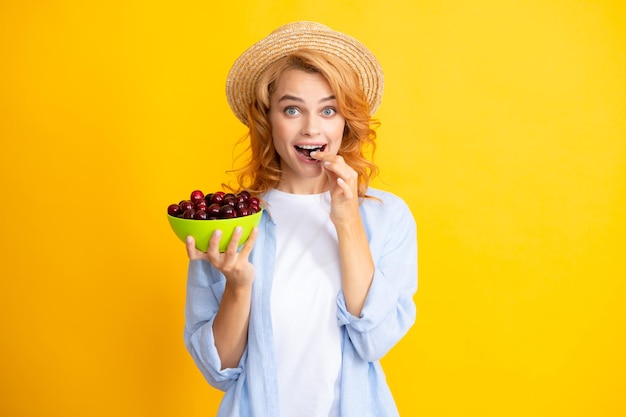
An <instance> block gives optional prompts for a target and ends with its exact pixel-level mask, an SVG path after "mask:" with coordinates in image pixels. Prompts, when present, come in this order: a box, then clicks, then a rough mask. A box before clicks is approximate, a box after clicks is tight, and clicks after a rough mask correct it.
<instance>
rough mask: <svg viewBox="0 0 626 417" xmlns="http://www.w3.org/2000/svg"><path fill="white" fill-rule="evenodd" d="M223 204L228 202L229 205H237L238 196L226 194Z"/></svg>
mask: <svg viewBox="0 0 626 417" xmlns="http://www.w3.org/2000/svg"><path fill="white" fill-rule="evenodd" d="M222 204H228V205H229V206H233V207H235V206H236V205H237V197H235V196H234V195H232V194H231V195H225V196H224V202H223V203H222Z"/></svg>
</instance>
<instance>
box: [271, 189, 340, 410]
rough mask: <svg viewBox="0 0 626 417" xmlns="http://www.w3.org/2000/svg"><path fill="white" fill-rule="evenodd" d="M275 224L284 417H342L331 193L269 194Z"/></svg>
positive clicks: (276, 326)
mask: <svg viewBox="0 0 626 417" xmlns="http://www.w3.org/2000/svg"><path fill="white" fill-rule="evenodd" d="M265 200H266V202H267V208H268V211H269V213H270V215H271V217H272V219H273V220H274V222H275V223H276V234H277V239H276V245H277V247H276V269H275V273H274V279H273V285H272V302H271V312H272V326H273V330H274V345H275V348H276V363H277V368H278V395H279V401H280V417H336V416H339V385H340V378H341V331H340V328H339V324H338V321H337V295H338V293H339V291H340V289H341V268H340V259H339V251H338V244H337V233H336V231H335V228H334V226H333V224H332V222H331V221H330V217H329V212H330V194H329V193H328V192H326V193H323V194H313V195H302V194H289V193H285V192H282V191H278V190H272V191H270V192H269V193H268V194H267V195H266V196H265Z"/></svg>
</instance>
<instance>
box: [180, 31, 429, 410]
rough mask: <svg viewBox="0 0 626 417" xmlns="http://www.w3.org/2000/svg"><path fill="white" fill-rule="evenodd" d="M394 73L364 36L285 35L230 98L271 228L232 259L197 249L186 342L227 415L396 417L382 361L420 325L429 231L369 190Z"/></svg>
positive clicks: (401, 206)
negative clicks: (378, 113)
mask: <svg viewBox="0 0 626 417" xmlns="http://www.w3.org/2000/svg"><path fill="white" fill-rule="evenodd" d="M382 87H383V78H382V72H381V71H380V66H379V64H378V62H377V60H376V58H375V57H374V56H373V55H372V54H371V53H370V52H369V51H368V50H367V48H365V46H363V45H362V44H360V43H359V42H358V41H356V40H355V39H353V38H351V37H349V36H347V35H345V34H342V33H340V32H336V31H333V30H331V29H329V28H327V27H326V26H323V25H320V24H317V23H313V22H296V23H292V24H289V25H286V26H283V27H281V28H279V29H277V30H276V31H274V32H273V33H272V34H270V35H269V36H268V37H267V38H265V39H263V40H261V41H259V42H258V43H256V44H255V45H253V46H252V47H251V48H249V49H248V50H247V51H246V52H244V54H243V55H242V56H241V57H240V58H239V59H238V60H237V61H236V62H235V64H234V65H233V68H232V69H231V71H230V74H229V77H228V80H227V96H228V100H229V104H230V106H231V108H232V109H233V111H234V113H235V115H236V116H237V117H238V118H239V119H240V120H241V121H242V122H243V123H244V124H246V125H247V126H248V127H249V129H250V131H249V140H250V150H251V158H250V161H249V162H248V164H247V165H246V166H245V167H244V168H243V169H242V170H241V171H240V173H239V182H240V186H241V187H242V188H245V189H247V190H249V191H251V192H252V193H254V194H257V195H259V196H261V197H262V199H263V201H264V203H265V204H264V208H265V211H264V213H263V217H262V219H261V222H260V224H259V226H258V228H257V229H255V230H254V231H253V232H252V234H251V236H250V238H249V240H248V241H247V242H246V243H245V244H244V245H243V246H242V247H241V248H239V250H238V247H239V238H240V233H237V232H235V234H234V236H233V238H232V239H231V241H230V243H229V245H228V248H227V250H226V251H225V252H223V253H220V252H219V251H218V244H219V241H220V239H221V234H220V233H218V232H216V233H215V234H214V235H213V236H212V238H211V240H210V243H209V248H208V250H207V252H206V253H205V252H201V251H199V250H197V249H196V248H195V244H194V241H193V239H192V238H189V239H188V241H187V253H188V256H189V258H190V263H189V272H188V288H187V294H188V296H187V307H186V319H187V322H186V326H185V342H186V346H187V348H188V350H189V352H190V353H191V355H192V357H193V358H194V360H195V362H196V364H197V366H198V367H199V369H200V370H201V372H202V373H203V375H204V376H205V378H206V379H207V381H208V382H209V383H210V384H211V385H213V386H214V387H217V388H218V389H221V390H223V391H225V395H224V397H223V400H222V403H221V405H220V409H219V413H218V416H238V417H239V416H266V417H318V416H319V417H321V416H324V417H340V416H341V417H347V416H354V417H366V416H372V417H374V416H376V417H386V416H397V415H398V411H397V409H396V406H395V403H394V400H393V398H392V395H391V393H390V391H389V388H388V386H387V384H386V382H385V376H384V374H383V370H382V368H381V366H380V364H379V359H380V358H381V357H383V356H384V355H385V354H386V353H387V352H388V351H389V349H391V348H392V347H393V346H394V345H395V344H396V343H397V342H398V341H399V340H400V339H401V338H402V337H403V336H404V335H405V334H406V332H407V331H408V329H409V328H410V327H411V326H412V324H413V322H414V320H415V305H414V302H413V299H412V297H413V295H414V293H415V291H416V288H417V259H416V257H417V247H416V229H415V223H414V220H413V217H412V215H411V213H410V211H409V209H408V207H407V206H406V204H405V203H404V202H403V201H402V200H401V199H400V198H398V197H396V196H394V195H392V194H390V193H388V192H384V191H381V190H377V189H373V188H370V187H369V182H370V180H371V178H373V176H374V175H375V174H376V171H377V168H376V166H375V165H374V164H373V163H372V162H371V161H369V160H368V159H367V158H365V156H364V149H367V148H368V146H369V147H372V146H373V145H374V139H375V136H376V135H375V132H374V130H373V129H372V125H373V122H372V119H371V114H373V113H374V112H375V110H376V109H377V107H378V105H379V104H380V100H381V95H382Z"/></svg>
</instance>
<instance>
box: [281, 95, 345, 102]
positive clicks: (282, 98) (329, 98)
mask: <svg viewBox="0 0 626 417" xmlns="http://www.w3.org/2000/svg"><path fill="white" fill-rule="evenodd" d="M336 98H337V97H335V96H334V95H330V96H328V97H324V98H323V99H321V100H320V101H319V102H320V103H323V102H325V101H331V100H335V99H336ZM285 100H292V101H297V102H299V103H304V100H303V99H301V98H300V97H296V96H292V95H289V94H285V95H284V96H282V97H281V98H279V99H278V103H280V102H281V101H285Z"/></svg>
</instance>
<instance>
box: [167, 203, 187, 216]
mask: <svg viewBox="0 0 626 417" xmlns="http://www.w3.org/2000/svg"><path fill="white" fill-rule="evenodd" d="M167 214H169V215H170V216H174V217H178V216H179V215H181V214H183V211H182V210H181V208H180V205H178V204H170V205H169V206H167Z"/></svg>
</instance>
